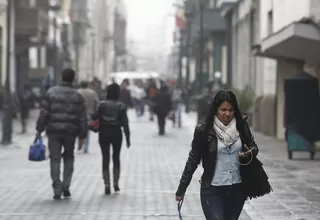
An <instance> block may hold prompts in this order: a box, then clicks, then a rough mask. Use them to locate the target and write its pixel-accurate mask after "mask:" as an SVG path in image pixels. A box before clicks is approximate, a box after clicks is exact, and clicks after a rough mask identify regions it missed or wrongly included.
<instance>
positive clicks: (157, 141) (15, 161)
mask: <svg viewBox="0 0 320 220" xmlns="http://www.w3.org/2000/svg"><path fill="white" fill-rule="evenodd" d="M130 119H131V131H132V147H131V148H130V149H126V148H125V147H123V149H122V154H121V158H122V174H121V179H120V187H121V189H122V191H121V193H120V194H119V195H116V194H113V195H111V196H104V195H103V182H102V177H101V155H100V149H99V146H98V142H97V135H95V134H94V135H92V137H93V138H92V139H91V147H90V153H89V154H83V153H80V152H77V153H76V165H75V173H74V178H73V184H72V187H71V193H72V198H71V199H69V200H62V201H58V202H57V201H53V200H52V190H51V180H50V178H49V164H48V161H45V162H29V161H28V160H27V152H28V146H29V145H30V143H31V142H32V140H33V135H32V134H28V135H19V136H16V137H15V139H17V138H20V140H21V141H19V139H18V140H16V142H18V143H20V146H19V147H6V148H5V149H4V148H2V149H1V151H0V152H1V154H2V155H3V156H2V157H1V159H0V173H1V176H0V196H1V200H0V201H1V205H0V219H1V220H4V219H5V220H9V219H10V220H18V219H19V220H20V219H23V220H28V219H32V220H42V219H43V220H44V219H46V220H49V219H52V220H53V219H54V220H67V219H68V220H77V219H81V220H82V219H85V220H91V219H97V220H100V219H104V220H105V219H111V220H117V219H123V220H126V219H128V220H129V219H130V220H136V219H137V220H140V219H141V220H142V219H148V220H162V219H163V220H167V219H168V220H170V219H178V215H177V203H176V202H175V201H174V193H175V190H176V188H177V185H178V183H179V179H180V176H181V172H182V170H183V167H184V165H185V161H186V158H187V154H188V151H189V149H190V141H191V138H192V134H191V130H192V129H190V128H188V127H184V128H181V129H177V128H176V129H174V128H172V126H171V124H170V123H168V125H167V128H168V135H167V136H165V137H159V136H158V135H157V127H156V122H152V123H150V122H149V121H148V119H147V116H146V117H144V118H140V119H137V118H136V117H135V115H134V114H133V112H130ZM33 126H34V125H32V124H31V125H30V127H33ZM123 146H125V145H123ZM5 152H6V153H5ZM200 174H201V169H199V170H198V171H197V172H196V174H195V177H194V181H193V182H192V184H191V185H190V187H189V189H188V194H187V196H186V199H185V203H184V205H183V209H182V213H183V216H184V219H195V220H196V219H204V216H203V214H202V210H201V206H200V201H199V183H198V181H197V180H198V179H199V178H200ZM242 219H247V218H242Z"/></svg>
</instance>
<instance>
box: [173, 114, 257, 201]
mask: <svg viewBox="0 0 320 220" xmlns="http://www.w3.org/2000/svg"><path fill="white" fill-rule="evenodd" d="M246 120H247V117H245V118H244V130H243V131H239V133H240V138H241V141H242V143H243V144H246V145H247V146H248V147H249V149H250V150H251V151H252V153H253V155H254V156H255V157H256V156H257V154H258V152H259V150H258V147H257V145H256V143H255V141H254V138H253V136H252V134H251V131H250V128H249V125H248V123H247V121H246ZM209 134H210V135H209ZM210 136H211V137H212V139H211V140H210V138H209V137H210ZM208 138H209V139H208ZM212 141H213V143H212ZM191 145H192V148H191V150H190V153H189V157H188V160H187V163H186V166H185V168H184V171H183V174H182V177H181V179H180V184H179V187H178V190H177V192H176V195H177V196H183V195H184V194H185V192H186V190H187V187H188V186H189V184H190V182H191V179H192V175H193V173H194V172H195V171H196V169H197V167H198V164H199V163H200V161H201V160H202V166H203V169H204V172H203V174H202V176H201V187H206V188H208V187H210V185H211V182H212V178H213V175H214V171H215V165H216V159H217V137H216V135H215V131H214V129H211V131H209V132H207V131H206V122H203V123H201V124H199V125H198V126H197V127H196V129H195V132H194V137H193V140H192V144H191ZM244 151H246V150H244ZM240 174H241V167H240Z"/></svg>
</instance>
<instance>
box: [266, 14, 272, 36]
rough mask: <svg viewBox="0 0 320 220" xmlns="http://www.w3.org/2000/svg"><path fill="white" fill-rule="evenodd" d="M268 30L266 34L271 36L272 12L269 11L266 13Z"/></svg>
mask: <svg viewBox="0 0 320 220" xmlns="http://www.w3.org/2000/svg"><path fill="white" fill-rule="evenodd" d="M267 27H268V30H267V33H268V34H272V32H273V11H272V10H270V11H269V12H268V24H267Z"/></svg>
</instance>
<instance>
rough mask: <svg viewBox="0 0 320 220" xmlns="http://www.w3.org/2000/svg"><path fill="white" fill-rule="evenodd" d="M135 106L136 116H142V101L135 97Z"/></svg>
mask: <svg viewBox="0 0 320 220" xmlns="http://www.w3.org/2000/svg"><path fill="white" fill-rule="evenodd" d="M135 108H136V113H137V116H138V117H140V116H143V114H144V101H143V100H139V99H136V100H135Z"/></svg>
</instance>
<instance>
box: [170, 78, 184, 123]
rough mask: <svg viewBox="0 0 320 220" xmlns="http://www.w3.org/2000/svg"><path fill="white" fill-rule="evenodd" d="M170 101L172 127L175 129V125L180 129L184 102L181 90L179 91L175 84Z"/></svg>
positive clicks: (178, 86)
mask: <svg viewBox="0 0 320 220" xmlns="http://www.w3.org/2000/svg"><path fill="white" fill-rule="evenodd" d="M171 99H172V108H173V113H174V114H173V126H174V127H175V126H176V124H177V125H178V127H179V128H180V127H181V124H182V122H181V121H182V118H181V114H182V105H183V100H184V94H183V90H182V89H181V87H180V85H179V84H175V85H174V88H173V90H172V94H171Z"/></svg>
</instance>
